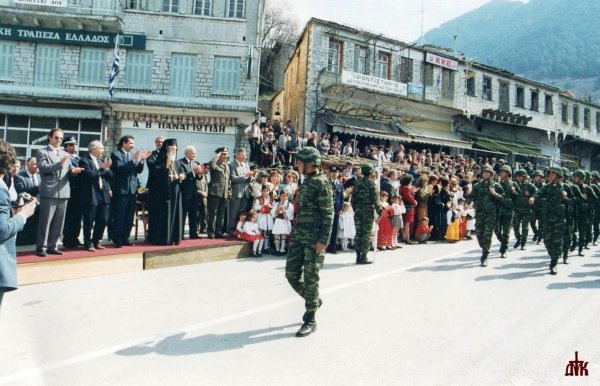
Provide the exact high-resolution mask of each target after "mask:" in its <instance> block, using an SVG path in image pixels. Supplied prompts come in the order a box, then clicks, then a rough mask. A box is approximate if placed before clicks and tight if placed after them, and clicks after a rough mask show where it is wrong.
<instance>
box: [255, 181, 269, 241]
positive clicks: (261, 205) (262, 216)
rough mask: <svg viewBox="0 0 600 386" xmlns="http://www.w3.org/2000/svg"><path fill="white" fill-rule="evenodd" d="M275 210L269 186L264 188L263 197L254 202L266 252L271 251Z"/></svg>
mask: <svg viewBox="0 0 600 386" xmlns="http://www.w3.org/2000/svg"><path fill="white" fill-rule="evenodd" d="M272 208H273V199H272V198H271V190H270V187H269V186H267V185H263V186H262V195H261V196H260V197H259V198H257V199H256V200H254V211H255V212H256V213H257V214H258V229H260V232H261V233H262V235H263V237H264V238H265V244H264V250H265V251H267V250H268V249H269V237H271V231H272V230H273V217H272V216H271V209H272Z"/></svg>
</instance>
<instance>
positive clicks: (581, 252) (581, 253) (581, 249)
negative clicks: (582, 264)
mask: <svg viewBox="0 0 600 386" xmlns="http://www.w3.org/2000/svg"><path fill="white" fill-rule="evenodd" d="M577 256H585V255H584V254H583V247H579V253H578V254H577Z"/></svg>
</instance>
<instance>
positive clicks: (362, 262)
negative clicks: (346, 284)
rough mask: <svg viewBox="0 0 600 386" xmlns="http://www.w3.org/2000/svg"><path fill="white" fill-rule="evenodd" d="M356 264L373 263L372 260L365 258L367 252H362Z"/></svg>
mask: <svg viewBox="0 0 600 386" xmlns="http://www.w3.org/2000/svg"><path fill="white" fill-rule="evenodd" d="M356 264H363V265H364V264H373V262H372V261H371V260H369V259H367V254H366V253H363V254H362V255H361V256H360V260H359V261H358V262H357V263H356Z"/></svg>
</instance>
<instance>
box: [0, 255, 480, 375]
mask: <svg viewBox="0 0 600 386" xmlns="http://www.w3.org/2000/svg"><path fill="white" fill-rule="evenodd" d="M474 250H479V248H469V249H465V250H461V251H458V252H455V253H452V254H450V255H445V256H443V258H444V259H447V258H449V257H453V256H457V255H462V254H466V253H469V252H471V251H474ZM440 258H442V257H440V256H437V257H434V258H432V259H429V260H425V261H421V262H419V263H415V264H411V265H407V266H405V267H401V268H396V269H393V270H391V271H386V272H383V273H378V274H375V275H371V276H366V277H364V278H361V279H357V280H354V281H350V282H347V283H344V284H339V285H336V286H333V287H329V288H326V289H322V290H321V291H320V292H321V293H331V292H336V291H340V290H342V289H345V288H349V287H353V286H356V285H359V284H364V283H368V282H372V281H375V280H379V279H383V278H385V277H388V276H392V275H395V274H397V273H400V272H403V271H408V270H410V269H413V268H416V267H419V266H422V265H427V264H430V263H432V262H435V261H436V260H439V259H440ZM298 301H300V299H299V298H298V296H294V297H290V298H288V299H285V300H281V301H278V302H275V303H271V304H267V305H264V306H261V307H256V308H253V309H250V310H247V311H242V312H238V313H235V314H231V315H227V316H223V317H221V318H217V319H214V320H211V321H207V322H202V323H197V324H193V325H190V326H187V327H183V328H180V329H177V330H173V331H170V332H167V333H161V334H155V335H151V336H148V337H145V338H141V339H137V340H134V341H130V342H127V343H123V344H118V345H114V346H110V347H105V348H103V349H99V350H95V351H91V352H88V353H86V354H82V355H78V356H75V357H71V358H67V359H63V360H60V361H56V362H53V363H49V364H47V365H42V366H39V367H34V368H31V369H28V370H23V371H19V372H17V373H14V374H12V375H8V376H5V377H3V378H0V385H6V384H9V383H12V382H17V381H21V380H24V379H28V378H32V377H35V376H37V375H41V374H43V373H46V372H48V371H52V370H57V369H60V368H62V367H68V366H72V365H75V364H78V363H82V362H87V361H90V360H93V359H97V358H100V357H103V356H106V355H110V354H114V353H115V352H117V351H121V350H124V349H127V348H130V347H134V346H138V345H142V344H145V345H147V344H149V343H153V342H155V341H158V340H161V339H164V338H167V337H169V336H172V335H176V334H181V333H184V334H189V333H191V332H193V331H198V330H202V329H205V328H207V327H211V326H215V325H218V324H221V323H226V322H231V321H233V320H237V319H242V318H245V317H248V316H252V315H255V314H258V313H261V312H264V311H269V310H272V309H275V308H279V307H282V306H286V305H288V304H292V303H296V302H298Z"/></svg>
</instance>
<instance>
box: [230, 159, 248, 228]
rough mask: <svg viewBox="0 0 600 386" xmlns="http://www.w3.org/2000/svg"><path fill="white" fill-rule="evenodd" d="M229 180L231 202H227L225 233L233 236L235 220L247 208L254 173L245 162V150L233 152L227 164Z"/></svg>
mask: <svg viewBox="0 0 600 386" xmlns="http://www.w3.org/2000/svg"><path fill="white" fill-rule="evenodd" d="M229 170H230V173H231V175H230V178H231V200H229V207H228V212H229V215H228V216H227V217H228V221H227V233H229V234H230V235H233V233H234V232H235V226H236V224H235V220H236V218H237V216H238V214H239V213H240V211H241V210H245V209H246V207H247V206H248V199H250V198H251V197H250V196H251V192H250V181H251V180H252V178H253V176H254V172H253V171H251V170H250V166H249V165H248V163H247V162H246V150H244V149H243V148H239V149H237V150H236V151H235V158H234V160H233V161H231V163H230V164H229Z"/></svg>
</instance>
